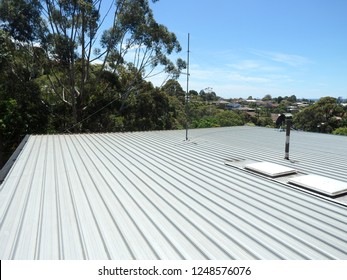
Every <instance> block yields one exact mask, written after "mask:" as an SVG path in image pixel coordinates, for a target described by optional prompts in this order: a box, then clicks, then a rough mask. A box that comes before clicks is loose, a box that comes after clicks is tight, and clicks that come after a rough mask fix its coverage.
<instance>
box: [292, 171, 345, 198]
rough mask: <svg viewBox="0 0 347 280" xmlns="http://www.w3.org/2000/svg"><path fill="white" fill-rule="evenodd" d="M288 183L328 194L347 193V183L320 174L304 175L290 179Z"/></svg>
mask: <svg viewBox="0 0 347 280" xmlns="http://www.w3.org/2000/svg"><path fill="white" fill-rule="evenodd" d="M288 183H291V184H294V185H297V186H300V187H304V188H307V189H310V190H312V191H316V192H319V193H322V194H325V195H328V196H338V195H341V194H344V193H347V183H345V182H342V181H338V180H335V179H330V178H327V177H323V176H319V175H312V174H311V175H304V176H298V177H294V178H291V179H289V180H288Z"/></svg>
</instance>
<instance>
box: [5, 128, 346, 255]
mask: <svg viewBox="0 0 347 280" xmlns="http://www.w3.org/2000/svg"><path fill="white" fill-rule="evenodd" d="M184 135H185V134H184V132H183V131H161V132H139V133H114V134H83V135H46V136H30V137H29V139H28V142H27V143H26V145H25V147H24V149H23V150H22V152H21V154H20V156H19V157H18V158H17V160H16V162H15V164H14V166H13V167H12V169H11V170H10V173H9V174H8V175H7V177H6V179H5V181H4V183H3V184H2V185H0V221H1V223H0V259H347V234H346V233H347V207H344V206H342V205H338V204H334V203H333V202H330V201H326V200H324V199H321V198H319V197H316V196H313V195H311V194H308V193H305V192H300V191H298V190H296V189H293V188H290V187H288V186H286V185H284V184H280V183H278V182H274V181H271V180H267V179H265V178H262V177H259V176H257V175H254V174H250V173H247V172H244V171H242V170H239V169H235V168H231V167H228V166H226V165H224V160H225V159H228V158H233V157H245V158H253V159H255V160H267V161H271V162H277V163H281V164H284V165H288V166H293V165H294V166H295V168H296V169H300V170H302V171H305V170H309V171H313V170H315V171H317V172H320V170H322V171H325V174H326V175H329V176H331V177H334V178H336V177H338V178H339V180H344V181H346V177H345V176H346V174H347V172H346V165H341V163H342V162H344V163H345V157H343V156H341V154H342V151H345V149H346V142H347V137H346V138H343V137H336V136H330V137H327V136H325V135H322V140H324V143H322V146H320V147H319V145H318V141H317V139H320V138H319V137H318V135H313V134H309V133H297V134H296V133H295V137H294V138H293V143H291V149H292V150H293V154H291V157H292V158H293V159H295V161H294V163H291V162H288V161H284V160H283V157H284V134H281V133H279V132H277V131H275V130H272V129H261V128H249V127H233V128H219V129H200V130H191V131H190V138H191V140H190V141H183V140H184ZM319 136H320V135H319ZM311 138H312V139H311ZM313 139H315V140H313ZM271 143H272V144H271ZM325 143H329V147H333V149H331V148H330V149H331V150H330V151H328V150H324V149H323V150H322V147H324V146H325ZM327 149H328V148H327ZM309 154H310V155H312V158H309V157H308V156H309ZM344 154H345V153H344ZM317 158H319V159H320V163H319V162H317V161H316V159H317ZM331 165H333V166H331ZM337 166H339V168H337ZM329 171H331V172H329Z"/></svg>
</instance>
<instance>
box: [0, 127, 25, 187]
mask: <svg viewBox="0 0 347 280" xmlns="http://www.w3.org/2000/svg"><path fill="white" fill-rule="evenodd" d="M29 136H30V135H29V134H27V135H25V136H24V138H23V140H22V141H21V142H20V144H19V145H18V147H17V148H16V150H15V151H14V152H13V154H12V155H11V157H10V158H9V159H8V160H7V162H6V163H5V165H4V166H3V167H2V169H1V170H0V185H1V184H2V182H3V181H4V180H5V178H6V176H7V174H8V173H9V172H10V170H11V168H12V165H13V164H14V162H15V161H16V159H17V157H18V156H19V154H20V152H21V151H22V150H23V148H24V146H25V144H26V143H27V142H28V139H29Z"/></svg>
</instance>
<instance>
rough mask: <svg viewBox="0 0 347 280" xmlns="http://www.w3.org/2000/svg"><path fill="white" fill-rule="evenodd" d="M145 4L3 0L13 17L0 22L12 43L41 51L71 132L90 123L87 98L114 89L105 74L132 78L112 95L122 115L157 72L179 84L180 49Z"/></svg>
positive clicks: (136, 0)
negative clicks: (20, 42) (69, 117)
mask: <svg viewBox="0 0 347 280" xmlns="http://www.w3.org/2000/svg"><path fill="white" fill-rule="evenodd" d="M157 1H158V0H152V1H151V2H153V3H154V2H157ZM149 2H150V1H149V0H113V1H106V0H104V1H103V0H34V1H29V0H1V2H0V3H1V4H0V8H1V7H2V8H4V9H7V11H15V12H13V13H12V12H11V13H7V15H6V16H4V13H1V16H0V20H1V21H2V25H3V26H4V27H6V28H7V29H8V30H9V31H11V32H12V34H13V37H14V38H16V39H17V40H25V41H30V42H31V43H33V42H34V44H35V45H36V46H40V48H42V50H44V51H45V54H46V57H47V62H48V63H47V65H48V66H49V67H48V70H47V71H46V74H47V80H48V81H49V87H50V91H51V93H52V94H54V95H55V96H56V98H57V99H58V100H59V101H60V102H63V103H64V104H66V106H69V107H70V108H71V112H72V120H73V124H74V125H75V128H74V129H75V130H81V129H82V127H81V126H80V125H78V124H79V123H80V122H81V120H83V119H85V118H86V117H88V116H85V115H84V112H86V109H87V107H88V106H89V104H90V97H91V95H93V94H101V95H102V93H103V92H105V91H107V90H109V89H110V86H112V83H109V82H107V81H105V79H103V77H104V74H103V73H104V72H105V71H108V72H111V73H112V74H115V75H121V73H120V72H123V73H124V71H127V72H128V73H130V74H129V75H128V77H129V80H125V79H123V86H122V88H121V89H119V90H118V92H117V93H115V99H117V98H118V99H120V100H121V105H120V108H119V109H120V110H122V109H123V108H124V104H125V103H126V100H127V99H128V98H129V96H130V94H132V93H134V92H136V91H137V90H138V85H139V84H141V80H143V79H146V78H149V77H151V76H152V75H156V74H158V69H160V70H159V71H163V72H166V73H167V74H168V75H169V76H170V77H171V78H177V77H178V75H179V73H180V70H181V69H182V68H184V67H185V63H184V61H183V60H181V59H178V60H177V61H176V63H173V62H172V61H171V60H170V58H169V57H170V54H172V53H173V52H179V51H181V46H180V44H179V42H178V40H177V37H176V35H175V34H174V33H172V32H170V31H169V30H168V29H167V28H166V27H165V26H164V25H162V24H159V23H158V22H157V21H156V20H155V18H154V15H153V12H152V10H151V8H150V3H149ZM13 7H17V8H15V10H13ZM38 15H40V16H38ZM25 17H27V18H28V19H29V20H28V21H27V22H25V21H23V19H24V18H25ZM17 19H19V20H17ZM29 35H30V36H29ZM47 65H46V67H47ZM159 66H161V67H159ZM155 71H157V72H155ZM123 76H124V75H123Z"/></svg>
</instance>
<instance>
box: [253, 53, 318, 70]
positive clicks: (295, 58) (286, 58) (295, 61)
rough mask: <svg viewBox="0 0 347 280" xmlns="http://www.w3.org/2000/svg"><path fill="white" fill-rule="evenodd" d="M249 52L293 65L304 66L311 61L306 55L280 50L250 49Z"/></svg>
mask: <svg viewBox="0 0 347 280" xmlns="http://www.w3.org/2000/svg"><path fill="white" fill-rule="evenodd" d="M251 53H253V54H255V55H257V56H260V57H263V58H266V59H269V60H272V61H276V62H279V63H282V64H286V65H289V66H293V67H299V66H304V65H307V64H309V63H311V61H310V60H309V59H308V58H307V57H304V56H301V55H296V54H286V53H281V52H272V51H263V50H251Z"/></svg>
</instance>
